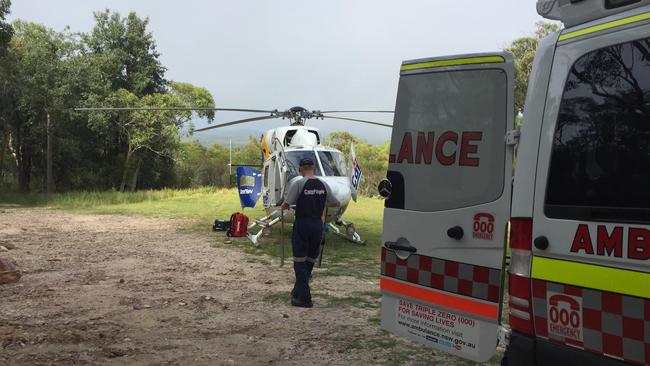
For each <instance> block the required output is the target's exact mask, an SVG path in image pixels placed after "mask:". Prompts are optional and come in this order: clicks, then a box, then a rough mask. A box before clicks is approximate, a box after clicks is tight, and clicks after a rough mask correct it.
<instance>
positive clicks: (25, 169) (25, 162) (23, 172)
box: [18, 146, 32, 193]
mask: <svg viewBox="0 0 650 366" xmlns="http://www.w3.org/2000/svg"><path fill="white" fill-rule="evenodd" d="M20 155H21V158H20V166H19V167H18V186H19V188H20V191H21V192H25V193H27V192H29V190H30V188H29V185H30V183H31V178H32V156H31V154H29V153H28V152H27V151H25V147H24V146H23V147H22V148H21V151H20Z"/></svg>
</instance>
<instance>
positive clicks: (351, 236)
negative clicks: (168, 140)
mask: <svg viewBox="0 0 650 366" xmlns="http://www.w3.org/2000/svg"><path fill="white" fill-rule="evenodd" d="M337 225H338V226H343V227H344V228H345V232H341V229H339V228H338V227H337ZM330 230H331V231H332V233H333V234H334V235H336V236H340V237H341V238H343V239H345V240H347V241H350V242H353V243H355V244H366V241H365V240H361V236H360V235H359V233H357V231H356V230H355V228H354V224H352V223H351V222H350V223H347V222H345V221H343V220H339V221H337V222H336V225H334V223H332V222H330V223H329V224H327V231H330Z"/></svg>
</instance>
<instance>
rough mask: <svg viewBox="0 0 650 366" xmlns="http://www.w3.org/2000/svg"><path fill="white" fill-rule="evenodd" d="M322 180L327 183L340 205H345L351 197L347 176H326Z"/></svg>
mask: <svg viewBox="0 0 650 366" xmlns="http://www.w3.org/2000/svg"><path fill="white" fill-rule="evenodd" d="M324 180H325V182H326V183H327V185H329V187H330V189H331V190H332V194H333V195H334V197H336V200H337V201H339V202H340V203H341V204H340V206H341V207H343V206H346V205H347V204H348V203H349V202H350V199H351V197H352V191H351V190H350V182H349V180H348V179H347V177H328V178H326V179H324Z"/></svg>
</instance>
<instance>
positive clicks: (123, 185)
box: [120, 143, 133, 192]
mask: <svg viewBox="0 0 650 366" xmlns="http://www.w3.org/2000/svg"><path fill="white" fill-rule="evenodd" d="M132 154H133V152H132V151H131V143H129V149H128V150H127V152H126V161H125V162H124V171H123V172H122V183H121V184H120V192H124V189H126V177H127V176H128V173H129V166H130V165H131V155H132Z"/></svg>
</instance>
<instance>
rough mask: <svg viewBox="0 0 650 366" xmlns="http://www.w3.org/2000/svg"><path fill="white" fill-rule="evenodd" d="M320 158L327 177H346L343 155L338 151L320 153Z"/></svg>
mask: <svg viewBox="0 0 650 366" xmlns="http://www.w3.org/2000/svg"><path fill="white" fill-rule="evenodd" d="M318 157H319V158H320V161H321V163H322V164H323V170H324V171H325V175H327V176H333V177H345V176H346V171H345V161H344V160H343V154H341V153H339V152H336V151H319V152H318Z"/></svg>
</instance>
